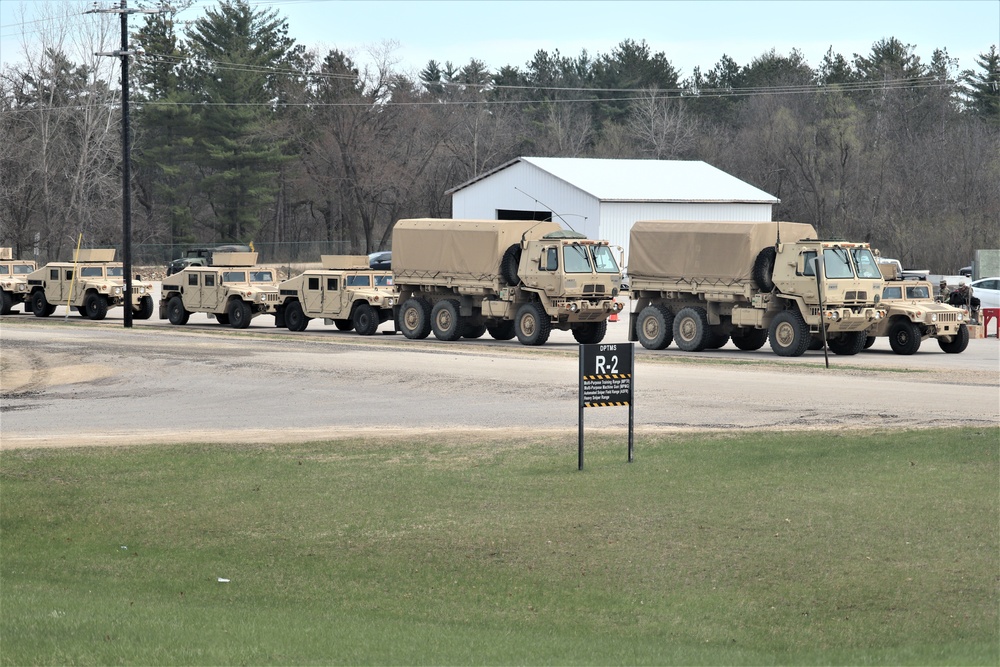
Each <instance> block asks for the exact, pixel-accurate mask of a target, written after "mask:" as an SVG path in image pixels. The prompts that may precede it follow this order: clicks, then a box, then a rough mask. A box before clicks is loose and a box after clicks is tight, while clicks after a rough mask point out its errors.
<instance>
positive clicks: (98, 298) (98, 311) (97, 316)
mask: <svg viewBox="0 0 1000 667" xmlns="http://www.w3.org/2000/svg"><path fill="white" fill-rule="evenodd" d="M83 308H84V311H86V313H87V317H89V318H90V319H92V320H103V319H104V318H105V317H107V316H108V297H106V296H104V295H103V294H98V293H96V292H91V293H90V294H88V295H87V298H86V299H85V300H84V302H83Z"/></svg>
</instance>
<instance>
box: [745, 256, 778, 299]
mask: <svg viewBox="0 0 1000 667" xmlns="http://www.w3.org/2000/svg"><path fill="white" fill-rule="evenodd" d="M777 256H778V252H777V250H775V249H774V246H771V247H768V248H764V249H763V250H761V251H760V252H759V253H757V259H755V260H754V262H753V271H751V273H750V276H751V277H752V278H753V281H754V282H755V283H757V287H759V288H760V289H762V290H763V291H765V292H770V291H771V290H773V289H774V281H773V280H772V279H771V276H772V274H774V260H775V258H776V257H777Z"/></svg>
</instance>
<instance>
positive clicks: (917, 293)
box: [906, 285, 931, 299]
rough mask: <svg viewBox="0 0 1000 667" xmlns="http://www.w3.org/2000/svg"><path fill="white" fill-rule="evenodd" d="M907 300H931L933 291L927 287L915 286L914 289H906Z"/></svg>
mask: <svg viewBox="0 0 1000 667" xmlns="http://www.w3.org/2000/svg"><path fill="white" fill-rule="evenodd" d="M906 298H907V299H929V298H931V291H930V290H929V289H927V285H913V286H912V287H907V288H906Z"/></svg>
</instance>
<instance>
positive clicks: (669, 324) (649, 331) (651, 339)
mask: <svg viewBox="0 0 1000 667" xmlns="http://www.w3.org/2000/svg"><path fill="white" fill-rule="evenodd" d="M635 333H636V336H637V337H638V339H639V342H640V343H642V346H643V347H644V348H646V349H647V350H665V349H666V348H668V347H670V344H671V343H672V342H674V314H673V313H671V312H670V309H669V308H667V307H666V306H664V305H663V304H658V305H655V306H646V307H645V308H643V309H642V310H641V311H640V312H639V319H638V320H637V321H636V324H635Z"/></svg>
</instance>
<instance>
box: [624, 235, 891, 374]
mask: <svg viewBox="0 0 1000 667" xmlns="http://www.w3.org/2000/svg"><path fill="white" fill-rule="evenodd" d="M629 243H630V252H631V257H630V258H629V265H628V273H629V277H630V279H631V290H630V292H629V294H630V301H631V307H630V315H629V325H630V326H629V338H630V340H633V341H635V340H638V341H639V342H640V343H641V344H642V345H643V347H646V348H649V349H654V350H660V349H663V348H666V347H667V346H669V345H670V343H671V342H674V341H676V343H677V347H679V348H680V349H682V350H685V351H689V352H690V351H700V350H705V349H715V348H720V347H722V346H723V345H725V344H726V343H727V342H728V341H729V340H730V338H731V339H732V341H733V344H734V345H736V347H738V348H740V349H742V350H757V349H760V348H761V347H763V346H764V343H765V342H767V340H768V339H770V341H771V349H772V350H773V351H774V352H775V354H778V355H780V356H785V357H796V356H799V355H801V354H803V353H805V351H806V350H807V349H809V346H810V344H811V343H812V340H813V335H814V334H815V335H820V334H821V326H822V325H823V324H824V323H825V324H826V336H827V340H828V341H829V346H830V349H831V350H833V351H834V352H835V353H837V354H857V353H858V352H860V351H861V350H862V349H863V347H864V343H865V339H866V338H867V335H866V333H865V330H866V329H868V328H869V327H871V326H872V325H873V324H875V323H876V322H878V321H879V320H880V319H881V318H882V317H883V316H884V314H885V311H884V310H883V309H882V308H880V306H879V300H880V299H881V292H882V284H883V280H882V275H881V274H880V273H879V270H878V268H877V265H876V263H875V257H874V256H873V255H872V252H871V250H870V248H869V247H868V245H867V244H864V243H847V242H844V241H832V240H818V239H816V231H815V230H814V229H813V228H812V226H811V225H806V224H801V223H791V222H780V223H778V222H668V221H641V222H637V223H635V225H634V226H633V227H632V232H631V237H630V242H629ZM816 258H822V259H823V261H822V262H814V261H812V260H815V259H816ZM816 266H819V272H820V277H819V284H820V285H821V286H822V289H821V290H818V289H817V278H816V269H815V267H816ZM824 267H825V268H824ZM821 299H822V300H821Z"/></svg>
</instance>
